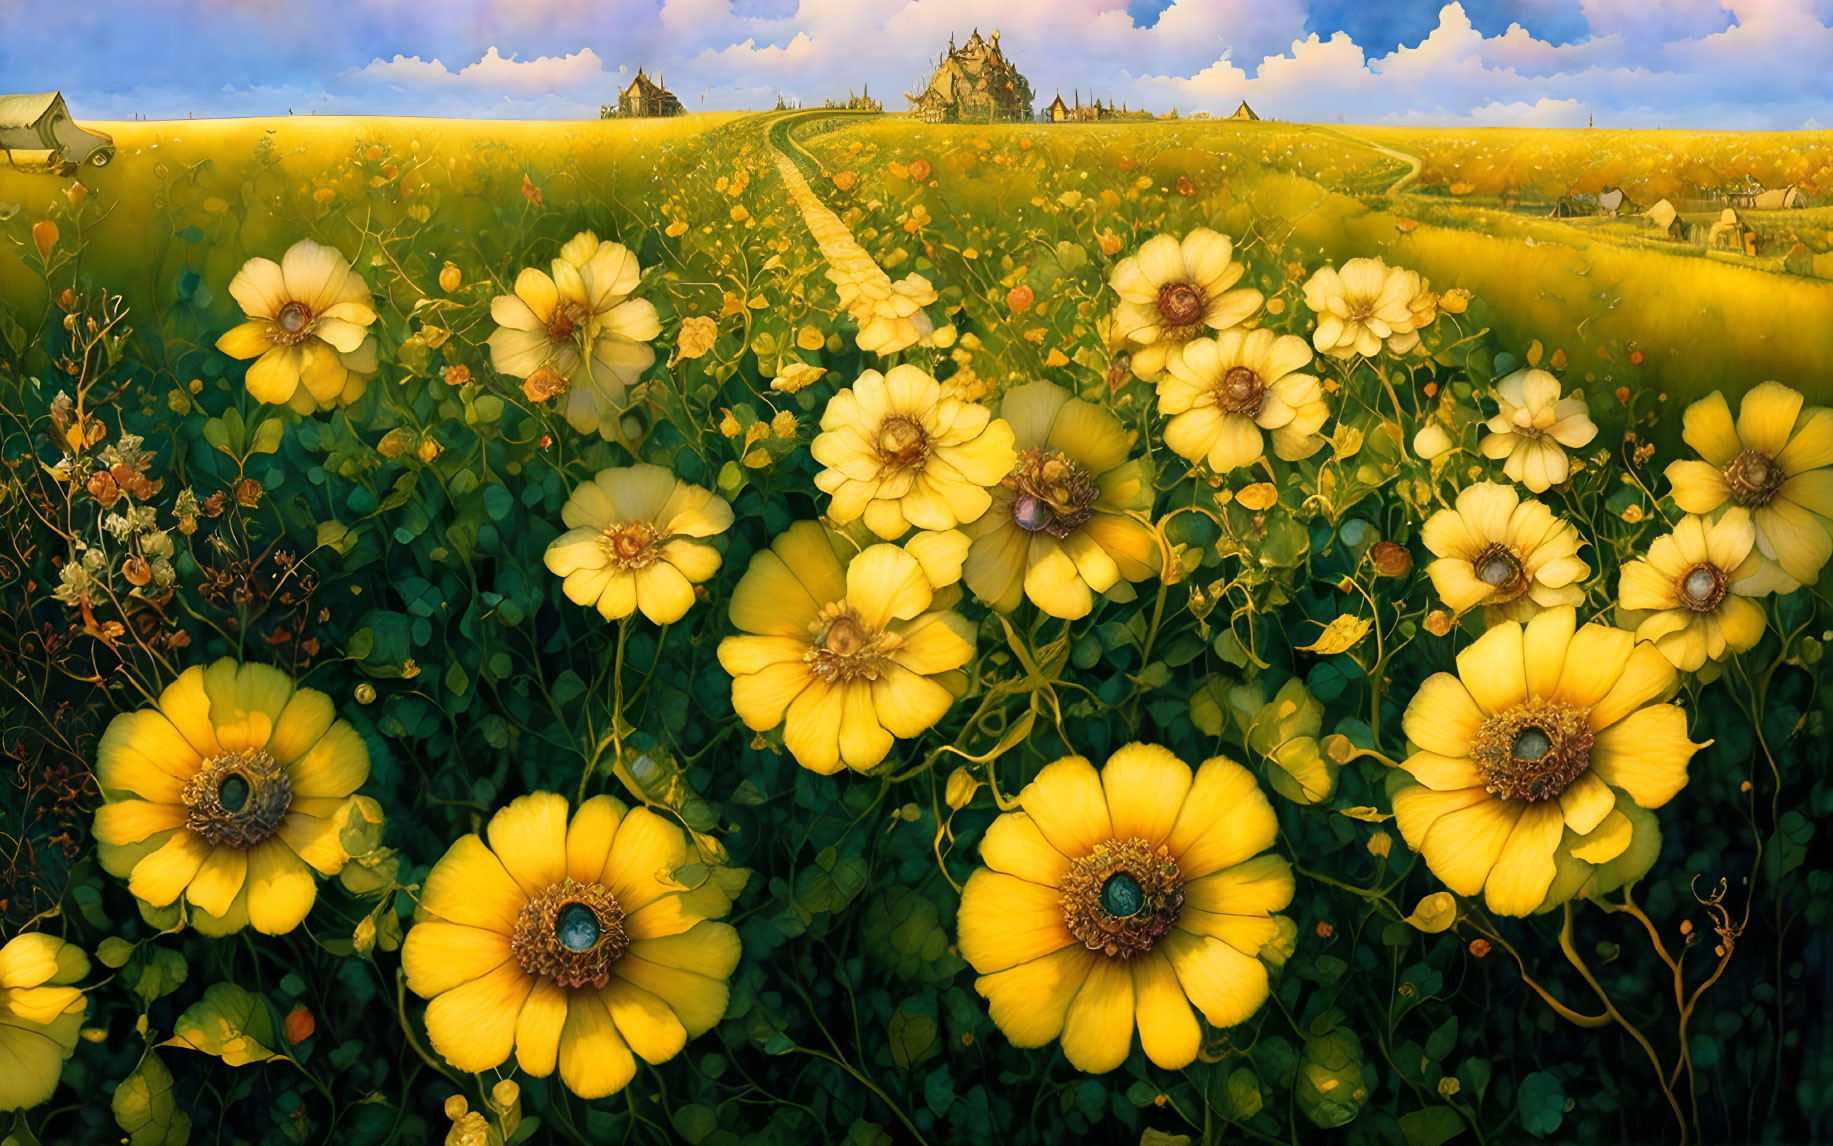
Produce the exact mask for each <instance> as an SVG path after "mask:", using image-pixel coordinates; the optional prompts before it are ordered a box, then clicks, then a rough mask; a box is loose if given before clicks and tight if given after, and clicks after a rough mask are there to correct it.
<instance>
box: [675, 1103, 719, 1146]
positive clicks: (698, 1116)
mask: <svg viewBox="0 0 1833 1146" xmlns="http://www.w3.org/2000/svg"><path fill="white" fill-rule="evenodd" d="M673 1121H674V1124H675V1133H677V1134H679V1135H681V1137H683V1138H685V1139H686V1140H687V1141H689V1142H696V1143H697V1142H700V1141H703V1140H704V1139H705V1138H706V1137H707V1136H708V1135H709V1134H711V1133H713V1131H715V1130H717V1129H719V1115H718V1114H717V1113H716V1112H715V1111H714V1110H713V1108H712V1107H710V1106H704V1105H702V1104H701V1103H698V1102H690V1103H688V1104H687V1105H686V1106H683V1107H680V1108H678V1109H677V1110H676V1111H675V1113H674V1116H673Z"/></svg>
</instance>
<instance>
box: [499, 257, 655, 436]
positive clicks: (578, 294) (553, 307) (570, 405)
mask: <svg viewBox="0 0 1833 1146" xmlns="http://www.w3.org/2000/svg"><path fill="white" fill-rule="evenodd" d="M552 267H553V274H552V275H549V274H546V273H544V272H542V271H541V270H539V269H537V268H535V267H527V268H524V269H523V271H522V273H521V274H519V275H517V276H516V282H515V293H513V294H505V295H498V296H497V297H496V298H494V299H492V300H491V302H490V317H491V318H493V319H495V320H496V323H497V330H496V331H495V332H494V333H493V334H491V336H490V360H491V363H492V364H493V365H494V366H495V367H496V368H497V369H498V370H499V371H501V372H503V373H504V374H509V375H512V376H514V377H516V378H529V377H531V376H534V375H537V374H538V373H539V372H541V371H542V370H544V369H545V370H546V371H547V372H548V373H546V374H540V377H541V378H543V379H544V380H545V381H544V383H543V385H542V386H541V387H540V388H539V392H540V393H543V394H550V393H560V392H564V393H565V394H566V420H567V422H568V423H569V424H570V425H571V426H572V427H573V428H574V429H575V430H578V431H579V432H580V433H584V434H589V433H592V432H594V431H596V432H597V433H598V435H599V436H600V437H602V438H604V439H606V440H607V441H610V440H613V439H615V438H616V437H617V435H618V433H619V432H620V430H619V419H620V418H621V416H622V414H623V404H624V391H625V389H626V388H627V387H629V386H631V385H633V384H634V383H635V382H636V381H637V380H638V379H640V378H641V377H642V376H643V371H645V370H647V369H649V367H650V366H651V365H653V364H654V363H655V360H656V353H655V350H654V349H652V348H651V347H650V346H649V345H648V344H649V342H650V341H651V340H653V339H654V338H655V337H656V336H657V335H659V334H661V333H662V323H661V320H660V319H659V318H658V317H657V315H656V308H655V304H654V303H651V302H650V301H649V300H648V299H641V298H631V297H630V293H631V292H632V291H634V290H635V289H636V287H637V283H638V282H639V281H640V280H641V278H642V274H643V272H642V268H641V267H640V266H638V265H637V261H636V255H635V254H633V253H632V252H631V251H630V250H629V248H627V247H625V246H624V245H623V244H622V243H613V242H609V241H604V242H601V241H600V240H599V238H598V236H597V235H595V234H593V233H592V232H590V231H581V232H580V233H579V234H577V235H575V236H573V238H572V239H571V240H569V241H568V242H567V244H566V246H564V247H562V248H561V249H560V257H559V258H557V259H555V260H554V261H553V264H552ZM562 381H564V389H563V388H562V386H561V382H562Z"/></svg>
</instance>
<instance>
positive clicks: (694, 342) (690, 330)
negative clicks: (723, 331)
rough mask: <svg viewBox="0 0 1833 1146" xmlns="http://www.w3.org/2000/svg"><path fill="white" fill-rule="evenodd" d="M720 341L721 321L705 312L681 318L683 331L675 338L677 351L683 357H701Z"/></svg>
mask: <svg viewBox="0 0 1833 1146" xmlns="http://www.w3.org/2000/svg"><path fill="white" fill-rule="evenodd" d="M718 341H719V323H717V322H715V321H714V320H713V319H710V318H708V317H707V316H706V315H704V314H697V315H695V316H693V317H692V318H686V319H682V320H681V333H680V334H679V335H677V336H676V338H675V353H676V354H678V355H680V356H681V357H682V358H700V357H702V356H704V355H705V354H706V352H707V351H709V350H711V349H713V344H714V343H715V342H718Z"/></svg>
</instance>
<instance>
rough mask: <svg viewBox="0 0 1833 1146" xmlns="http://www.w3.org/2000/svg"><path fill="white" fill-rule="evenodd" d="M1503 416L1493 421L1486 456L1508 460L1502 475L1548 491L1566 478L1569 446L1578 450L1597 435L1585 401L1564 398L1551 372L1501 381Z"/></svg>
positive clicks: (1520, 373)
mask: <svg viewBox="0 0 1833 1146" xmlns="http://www.w3.org/2000/svg"><path fill="white" fill-rule="evenodd" d="M1495 398H1496V404H1497V405H1498V406H1500V407H1501V410H1500V412H1499V413H1497V414H1496V416H1495V417H1493V418H1491V419H1490V420H1489V423H1488V424H1489V430H1490V432H1489V433H1488V434H1486V435H1484V437H1483V441H1482V450H1483V456H1484V457H1486V458H1490V459H1492V460H1495V459H1501V458H1506V459H1508V460H1507V461H1504V462H1503V463H1502V472H1503V473H1505V474H1507V475H1508V476H1509V477H1510V478H1511V479H1512V480H1514V481H1518V482H1520V483H1521V484H1522V485H1524V486H1527V487H1528V489H1529V490H1530V491H1532V492H1534V493H1544V492H1545V491H1546V490H1547V488H1548V487H1549V486H1556V485H1558V484H1559V483H1560V482H1563V481H1565V480H1566V476H1567V474H1568V473H1569V472H1570V469H1571V467H1570V464H1569V463H1568V462H1567V460H1566V451H1565V450H1564V449H1561V448H1560V447H1562V446H1566V447H1570V448H1572V449H1575V450H1576V449H1578V448H1579V447H1580V446H1583V445H1585V444H1587V443H1589V442H1590V441H1591V439H1593V438H1595V437H1597V434H1598V428H1597V426H1596V425H1595V424H1593V423H1592V421H1591V416H1590V412H1589V411H1588V410H1586V408H1585V400H1584V399H1583V398H1561V397H1560V396H1559V379H1557V378H1555V377H1553V376H1552V375H1551V374H1548V373H1547V372H1546V371H1545V370H1517V371H1515V372H1514V373H1513V374H1510V375H1509V376H1508V377H1506V378H1504V379H1502V381H1500V382H1498V383H1496V389H1495Z"/></svg>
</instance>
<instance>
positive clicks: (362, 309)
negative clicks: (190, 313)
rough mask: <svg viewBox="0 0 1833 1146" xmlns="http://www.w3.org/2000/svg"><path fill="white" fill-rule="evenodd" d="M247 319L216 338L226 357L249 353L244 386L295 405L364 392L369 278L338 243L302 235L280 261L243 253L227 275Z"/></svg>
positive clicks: (369, 342)
mask: <svg viewBox="0 0 1833 1146" xmlns="http://www.w3.org/2000/svg"><path fill="white" fill-rule="evenodd" d="M229 294H230V297H232V298H234V299H235V300H236V303H237V304H238V305H240V306H241V308H242V313H243V314H245V315H247V316H248V321H247V322H244V323H242V324H241V325H240V326H237V327H235V328H233V329H232V330H230V331H229V332H228V333H227V334H224V335H223V336H222V337H221V338H219V339H217V340H216V348H217V349H218V350H221V351H222V352H223V353H224V354H227V355H229V356H230V357H231V358H244V359H246V358H252V359H254V360H255V361H254V364H253V365H251V366H250V367H249V368H248V374H247V386H248V392H249V393H250V394H252V395H254V397H255V398H256V399H258V400H259V401H262V402H267V403H270V404H272V405H276V406H290V407H292V408H293V409H294V410H297V411H298V412H300V413H302V414H303V413H309V412H310V411H312V410H313V409H320V410H328V409H330V408H331V407H332V406H334V405H336V404H337V403H338V402H345V403H349V402H354V401H356V399H358V398H360V397H362V394H363V389H364V387H365V385H366V383H367V378H368V376H369V375H372V374H374V373H375V370H376V352H375V340H374V339H373V338H370V337H368V335H367V332H366V329H365V328H367V327H368V326H370V325H372V324H373V323H374V322H375V320H376V312H375V307H374V305H373V300H372V298H371V297H370V294H369V284H368V283H366V282H364V281H363V276H362V275H359V274H357V273H356V272H355V271H353V270H351V269H350V264H349V263H347V262H345V261H344V256H343V255H341V254H339V253H338V251H337V248H335V247H327V246H325V245H324V244H323V243H316V242H313V241H312V240H311V239H301V240H299V241H298V242H297V243H294V244H293V245H292V246H291V247H289V248H287V252H286V254H284V255H282V256H281V258H280V261H279V262H278V263H276V262H274V261H273V260H272V259H249V260H248V261H247V262H246V263H243V264H242V269H241V270H240V271H238V272H236V276H235V278H233V279H231V280H230V282H229Z"/></svg>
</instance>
